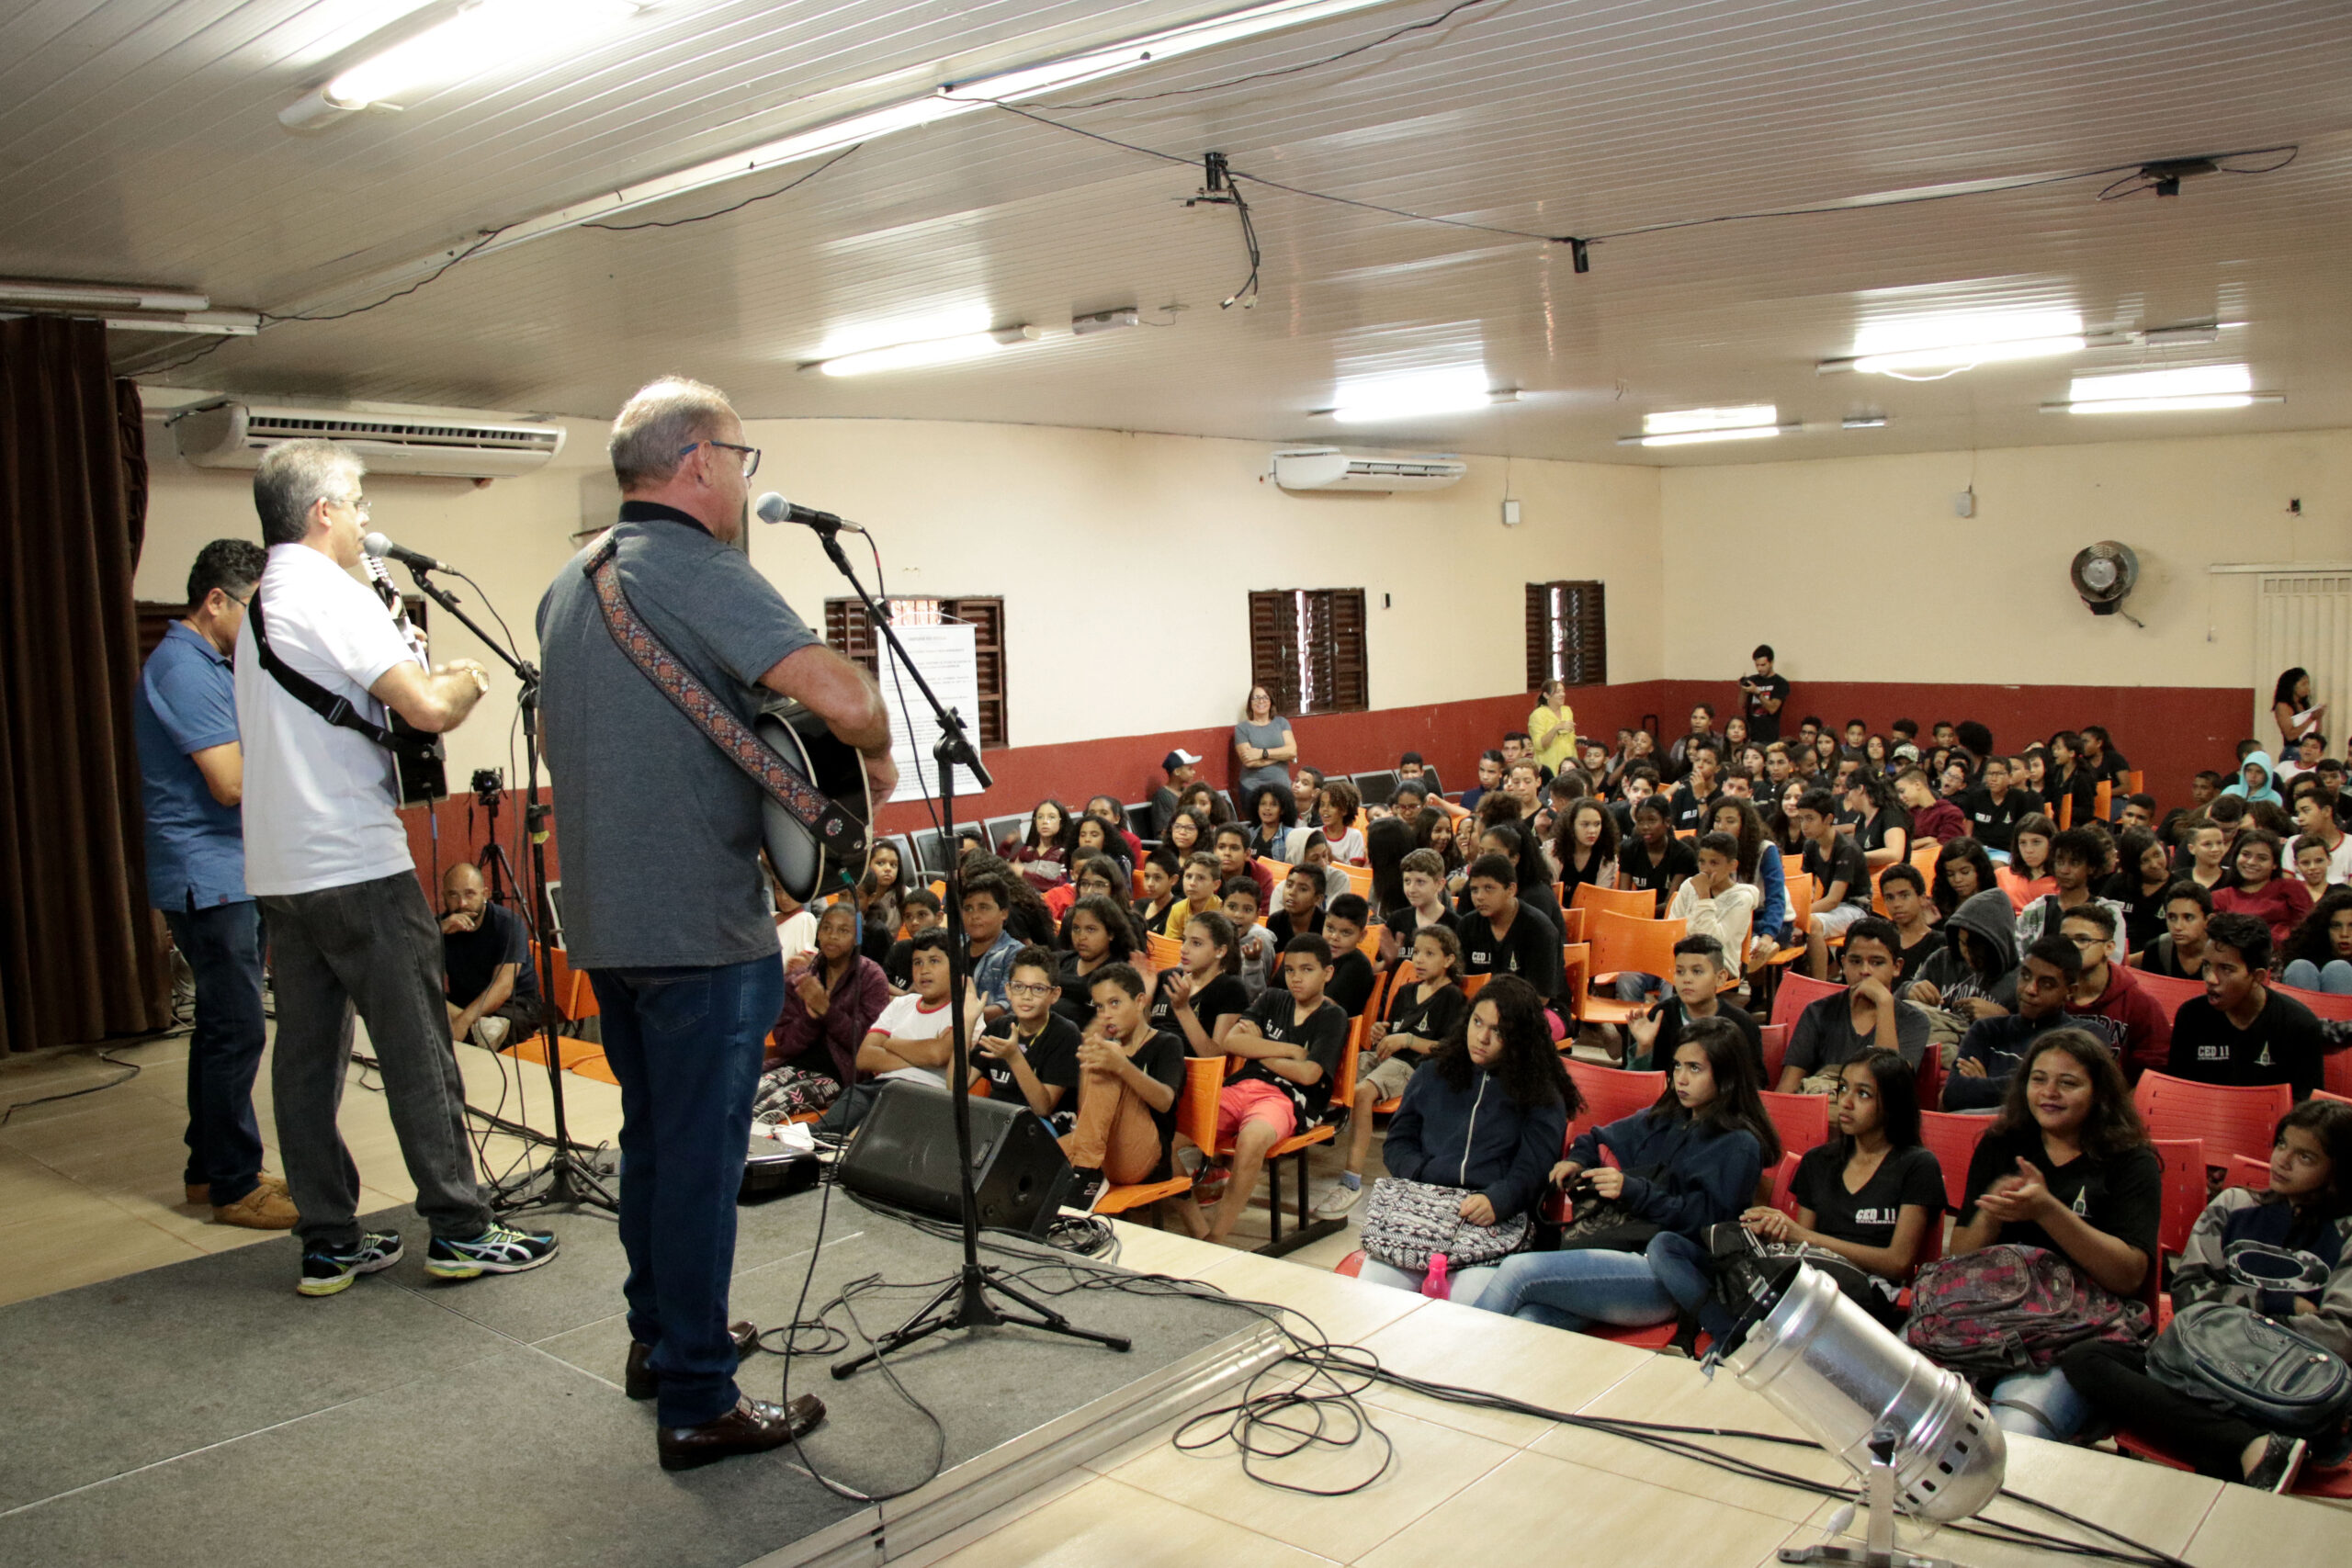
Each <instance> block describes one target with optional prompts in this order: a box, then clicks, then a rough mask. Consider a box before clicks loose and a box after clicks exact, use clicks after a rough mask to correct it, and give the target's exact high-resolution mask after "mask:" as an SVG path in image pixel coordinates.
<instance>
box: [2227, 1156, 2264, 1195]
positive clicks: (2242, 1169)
mask: <svg viewBox="0 0 2352 1568" xmlns="http://www.w3.org/2000/svg"><path fill="white" fill-rule="evenodd" d="M2229 1171H2230V1174H2229V1176H2228V1178H2227V1179H2224V1180H2223V1181H2222V1186H2224V1187H2251V1188H2253V1189H2254V1190H2256V1192H2262V1191H2267V1190H2268V1189H2269V1186H2270V1162H2269V1161H2268V1160H2267V1159H2255V1158H2252V1157H2250V1156H2246V1155H2232V1156H2230V1165H2229Z"/></svg>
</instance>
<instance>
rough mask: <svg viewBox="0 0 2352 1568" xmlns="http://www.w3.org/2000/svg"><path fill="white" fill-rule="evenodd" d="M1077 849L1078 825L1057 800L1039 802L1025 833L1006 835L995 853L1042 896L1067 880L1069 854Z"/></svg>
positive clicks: (1031, 814) (1031, 813)
mask: <svg viewBox="0 0 2352 1568" xmlns="http://www.w3.org/2000/svg"><path fill="white" fill-rule="evenodd" d="M1077 847H1078V829H1077V825H1076V824H1075V823H1073V822H1072V821H1071V820H1070V816H1069V809H1068V808H1067V807H1064V806H1063V805H1062V803H1061V802H1060V801H1058V800H1041V801H1039V802H1038V803H1037V804H1036V806H1035V807H1034V808H1032V810H1031V811H1030V813H1029V829H1028V831H1027V832H1025V833H1020V834H1008V835H1006V837H1005V840H1004V842H1002V843H1001V844H999V845H998V846H997V853H998V854H999V855H1000V856H1001V857H1002V858H1003V859H1004V860H1006V861H1007V862H1009V863H1011V864H1012V868H1013V870H1014V871H1015V872H1017V873H1018V874H1021V875H1022V876H1024V877H1026V878H1028V880H1029V885H1030V886H1033V887H1035V888H1036V889H1037V891H1038V892H1040V893H1043V892H1045V891H1046V889H1047V888H1049V887H1057V886H1060V885H1061V884H1062V883H1064V882H1066V881H1068V880H1069V859H1070V855H1071V852H1073V851H1075V850H1076V849H1077Z"/></svg>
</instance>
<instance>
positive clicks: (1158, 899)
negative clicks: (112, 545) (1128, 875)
mask: <svg viewBox="0 0 2352 1568" xmlns="http://www.w3.org/2000/svg"><path fill="white" fill-rule="evenodd" d="M1183 875H1184V863H1183V862H1182V861H1181V860H1179V859H1178V858H1177V857H1176V855H1175V853H1174V852H1172V851H1170V850H1169V849H1168V848H1167V847H1166V846H1164V845H1163V846H1162V847H1160V848H1159V849H1156V850H1154V851H1152V852H1151V853H1149V854H1148V855H1146V856H1144V860H1143V902H1142V903H1141V904H1139V905H1137V906H1136V934H1138V935H1140V936H1166V935H1167V934H1168V917H1169V915H1170V913H1171V912H1172V911H1173V910H1174V909H1175V908H1176V885H1177V883H1179V882H1180V881H1182V879H1183Z"/></svg>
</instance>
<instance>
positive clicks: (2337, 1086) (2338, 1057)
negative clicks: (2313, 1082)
mask: <svg viewBox="0 0 2352 1568" xmlns="http://www.w3.org/2000/svg"><path fill="white" fill-rule="evenodd" d="M2319 1081H2320V1082H2322V1083H2324V1084H2325V1085H2326V1086H2327V1087H2326V1088H2325V1089H2321V1090H2320V1091H2319V1092H2320V1093H2322V1094H2324V1095H2326V1096H2327V1097H2328V1098H2329V1099H2330V1100H2352V1051H2330V1052H2329V1053H2328V1054H2327V1055H2324V1056H2323V1057H2321V1058H2320V1064H2319Z"/></svg>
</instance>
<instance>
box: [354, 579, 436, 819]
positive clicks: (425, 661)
mask: <svg viewBox="0 0 2352 1568" xmlns="http://www.w3.org/2000/svg"><path fill="white" fill-rule="evenodd" d="M360 560H361V562H362V563H364V564H365V565H366V566H367V568H368V578H369V579H370V581H371V586H373V587H374V589H375V590H376V594H377V597H379V598H380V599H382V600H383V601H384V607H385V609H386V610H387V611H388V612H389V613H390V615H391V617H392V623H393V625H395V626H398V627H399V628H400V633H401V639H402V640H403V641H405V642H406V643H407V644H408V646H409V650H410V651H411V652H413V653H414V654H415V655H416V661H417V662H418V663H419V664H422V665H424V667H425V668H426V669H427V670H430V669H432V668H433V660H431V658H429V657H428V656H427V655H426V653H425V645H424V631H423V630H422V629H420V628H419V627H418V626H417V624H416V623H415V622H414V621H412V620H410V619H409V618H408V604H407V601H405V600H403V599H402V598H401V591H400V590H399V589H398V588H396V587H394V586H393V585H392V577H391V573H390V572H389V571H387V570H385V569H384V563H383V562H382V561H380V560H379V559H378V558H375V557H374V556H372V555H368V554H365V553H363V554H362V555H361V556H360ZM384 728H387V729H389V730H390V731H391V733H392V745H391V752H392V772H393V773H394V774H395V776H397V777H398V779H399V781H400V784H399V794H400V802H401V805H402V806H423V805H429V804H431V803H432V802H434V801H436V800H441V799H445V798H447V795H448V794H449V772H448V751H447V749H446V748H445V747H444V746H443V744H442V741H441V738H440V737H439V736H438V735H435V734H433V733H432V732H431V731H429V730H424V729H419V728H416V726H414V725H413V724H411V723H410V722H409V721H408V720H406V719H404V718H402V717H401V716H400V715H399V714H398V713H397V712H395V711H394V710H393V709H392V708H391V707H390V705H386V707H385V709H384Z"/></svg>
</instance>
